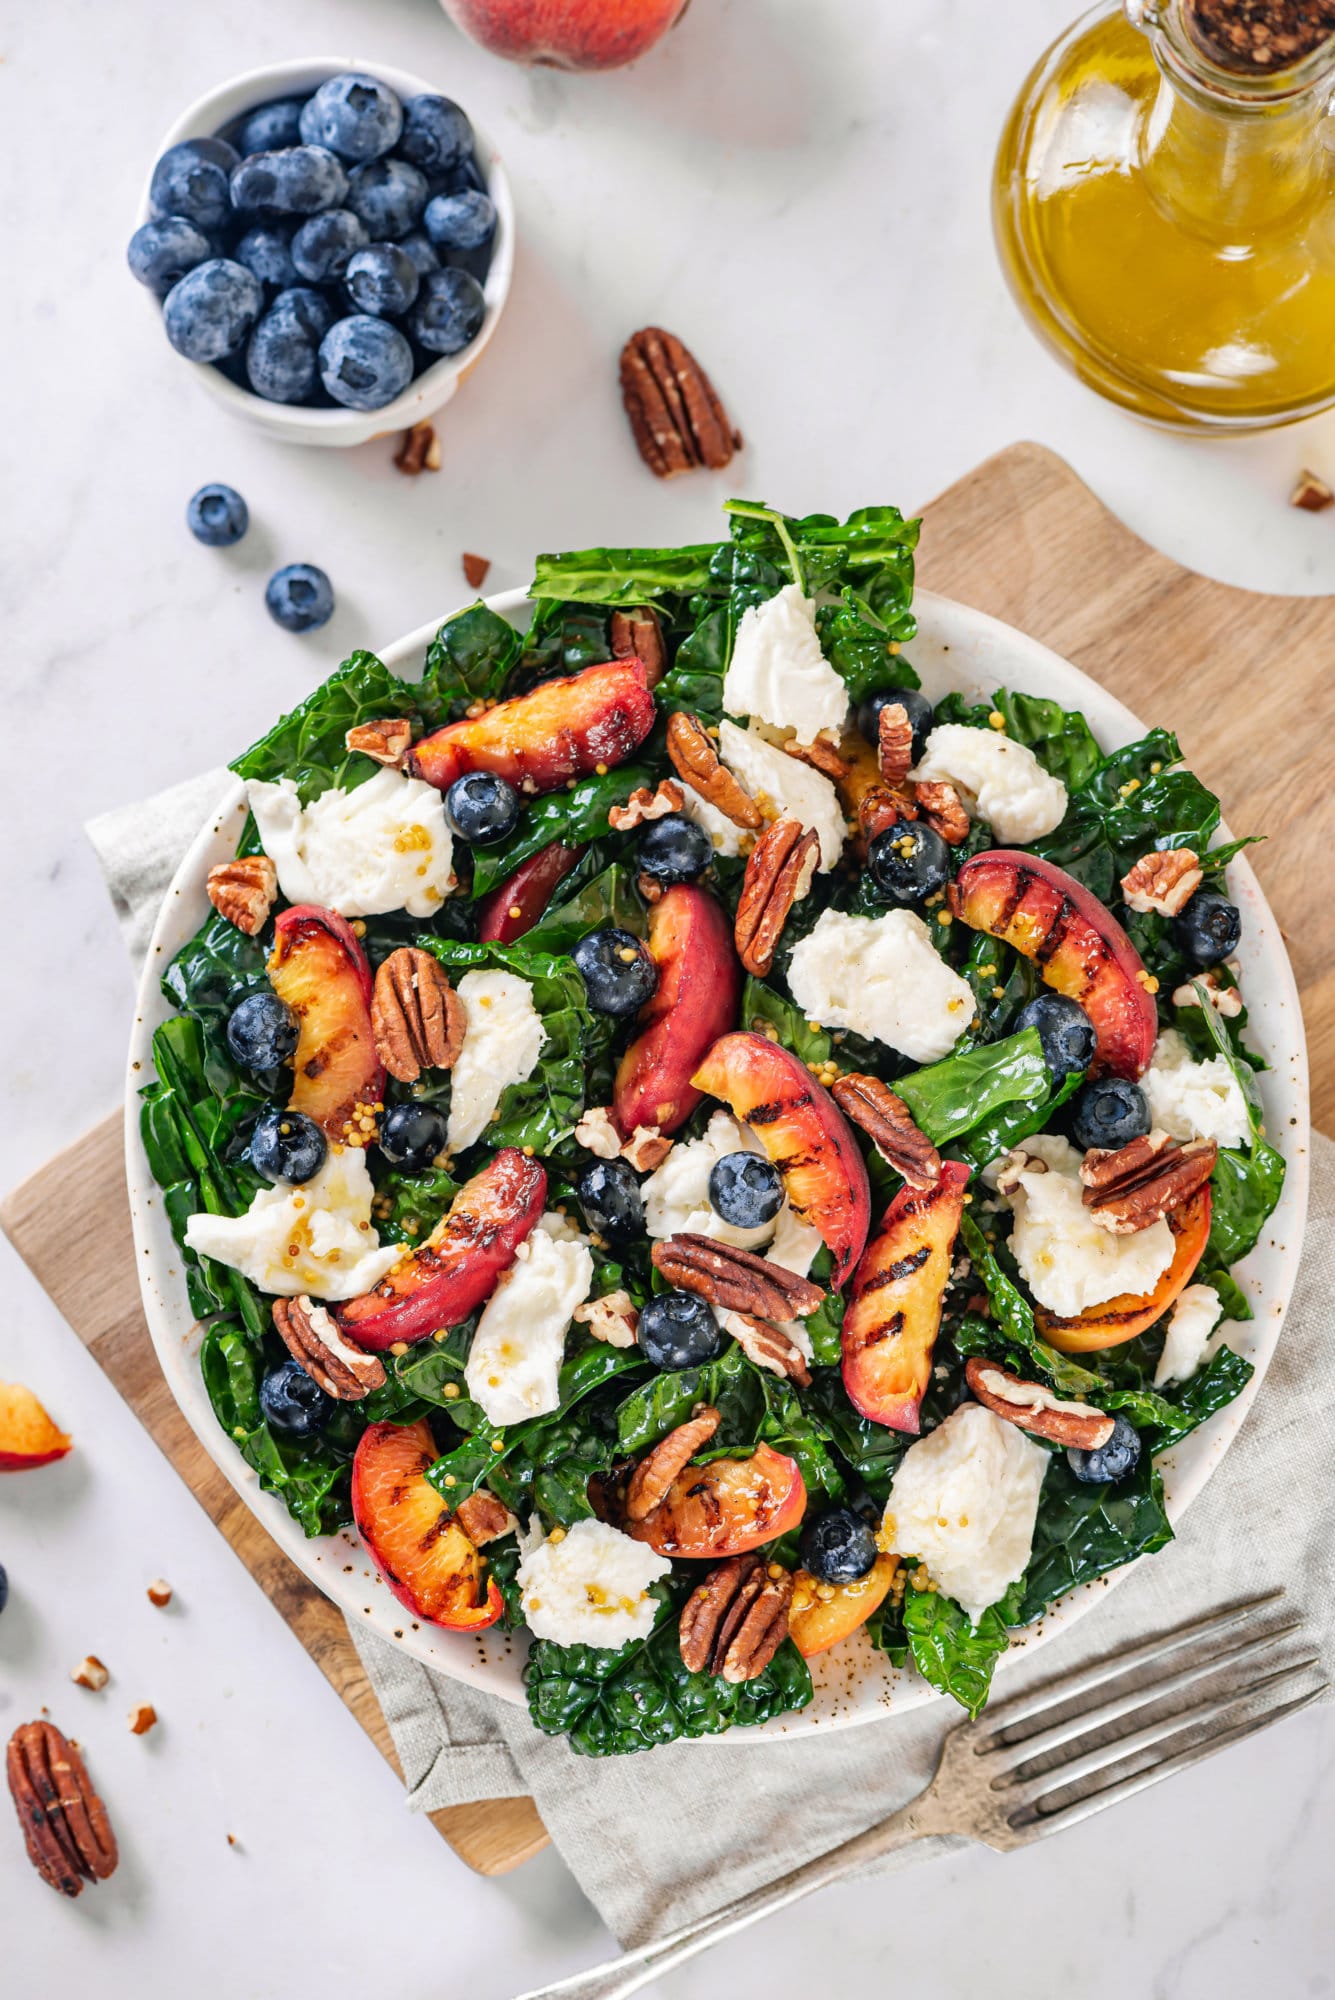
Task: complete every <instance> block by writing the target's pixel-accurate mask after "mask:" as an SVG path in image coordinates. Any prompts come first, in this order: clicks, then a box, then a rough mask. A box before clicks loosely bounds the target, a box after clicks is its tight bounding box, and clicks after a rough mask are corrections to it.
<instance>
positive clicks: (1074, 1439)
mask: <svg viewBox="0 0 1335 2000" xmlns="http://www.w3.org/2000/svg"><path fill="white" fill-rule="evenodd" d="M964 1375H965V1379H966V1381H967V1382H968V1384H969V1387H970V1388H971V1389H972V1390H973V1393H974V1395H975V1396H976V1397H977V1398H978V1400H979V1402H980V1403H981V1404H982V1405H983V1407H984V1408H985V1409H988V1410H991V1412H992V1414H993V1415H994V1416H997V1417H1004V1418H1005V1419H1006V1421H1007V1423H1010V1424H1018V1425H1019V1426H1020V1429H1021V1430H1025V1431H1032V1432H1033V1434H1034V1436H1035V1437H1041V1438H1047V1439H1048V1441H1049V1443H1051V1444H1064V1445H1073V1446H1074V1447H1075V1449H1076V1450H1077V1451H1097V1450H1098V1449H1099V1446H1100V1445H1104V1444H1107V1442H1108V1439H1109V1438H1110V1437H1111V1436H1112V1434H1113V1419H1112V1418H1111V1417H1110V1416H1108V1415H1107V1414H1106V1413H1105V1412H1104V1411H1103V1410H1095V1409H1093V1408H1091V1406H1090V1405H1089V1404H1088V1403H1071V1402H1066V1401H1064V1400H1063V1399H1062V1398H1061V1397H1060V1396H1054V1395H1053V1393H1052V1391H1051V1389H1046V1388H1044V1386H1043V1384H1042V1383H1041V1382H1026V1381H1024V1380H1023V1379H1022V1378H1021V1377H1020V1376H1019V1375H1012V1374H1011V1373H1010V1371H1009V1370H1008V1369H1005V1368H1001V1367H999V1366H998V1365H997V1363H996V1362H995V1361H987V1360H985V1359H984V1358H983V1356H982V1355H980V1354H975V1355H973V1356H972V1357H971V1358H970V1359H969V1360H968V1361H966V1362H965V1364H964Z"/></svg>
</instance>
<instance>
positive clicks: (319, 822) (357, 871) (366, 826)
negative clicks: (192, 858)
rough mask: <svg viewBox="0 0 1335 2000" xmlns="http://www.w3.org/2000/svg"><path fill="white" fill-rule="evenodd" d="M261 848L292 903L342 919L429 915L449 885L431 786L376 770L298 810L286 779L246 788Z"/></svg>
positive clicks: (449, 855)
mask: <svg viewBox="0 0 1335 2000" xmlns="http://www.w3.org/2000/svg"><path fill="white" fill-rule="evenodd" d="M246 796H247V798H248V799H249V800H250V809H251V811H252V812H253V813H254V815H255V824H256V826H257V827H258V828H259V833H260V839H261V841H262V842H263V843H264V851H265V853H266V854H267V855H268V857H269V859H270V860H271V861H272V862H273V864H274V867H275V868H276V869H277V870H278V883H279V887H280V888H281V889H282V891H283V894H284V895H285V896H286V897H287V899H288V901H289V903H319V904H321V905H322V906H323V907H324V908H325V909H327V910H337V911H338V913H339V915H340V916H344V917H374V916H380V915H382V914H383V913H384V912H385V911H387V910H406V911H407V912H408V914H409V916H411V917H430V916H434V915H435V913H436V911H437V910H438V909H439V908H440V905H441V903H442V902H443V901H444V899H445V897H446V896H448V895H449V893H450V891H451V889H452V888H453V886H454V879H453V878H454V867H453V862H454V842H453V840H452V838H451V835H450V829H449V826H448V824H447V822H446V819H445V801H444V799H443V798H442V797H441V795H440V793H439V792H438V791H437V790H436V788H435V786H434V785H428V784H424V783H423V781H422V780H421V779H420V778H405V777H403V776H402V775H401V773H400V772H398V771H390V770H383V771H377V772H376V774H375V776H374V777H373V778H368V780H367V781H366V783H365V784H364V785H357V786H355V787H354V788H353V790H352V791H350V792H345V791H343V790H342V789H341V788H340V787H339V786H337V785H335V786H332V787H331V788H330V790H329V791H327V792H321V794H320V796H319V798H318V799H312V800H311V803H310V804H309V805H308V806H303V805H302V803H301V801H300V799H299V798H298V796H297V788H296V786H295V784H294V783H293V782H292V780H291V778H280V779H279V780H278V782H277V783H276V784H272V785H269V784H265V783H264V782H263V780H262V779H259V778H252V779H251V780H250V782H249V784H248V785H247V786H246Z"/></svg>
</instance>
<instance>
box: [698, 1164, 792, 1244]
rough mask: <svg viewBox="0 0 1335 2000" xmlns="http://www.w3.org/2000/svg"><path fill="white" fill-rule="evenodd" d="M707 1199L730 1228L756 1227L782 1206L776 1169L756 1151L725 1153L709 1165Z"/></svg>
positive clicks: (772, 1216) (772, 1215) (768, 1219)
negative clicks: (729, 1224)
mask: <svg viewBox="0 0 1335 2000" xmlns="http://www.w3.org/2000/svg"><path fill="white" fill-rule="evenodd" d="M709 1201H710V1206H711V1207H712V1208H713V1210H714V1213H715V1214H716V1215H721V1216H722V1218H723V1220H724V1221H725V1222H730V1223H731V1224H732V1226H733V1228H734V1229H760V1228H761V1227H762V1226H763V1225H764V1224H765V1223H767V1222H772V1221H773V1220H774V1218H775V1216H776V1215H777V1214H778V1212H779V1210H780V1209H781V1208H782V1207H783V1182H782V1181H781V1180H780V1178H779V1169H778V1168H777V1167H776V1166H775V1165H774V1164H773V1162H772V1161H770V1160H766V1159H762V1157H761V1155H760V1154H759V1153H725V1154H724V1155H723V1158H722V1159H721V1160H715V1162H714V1164H713V1166H712V1167H711V1168H710V1172H709Z"/></svg>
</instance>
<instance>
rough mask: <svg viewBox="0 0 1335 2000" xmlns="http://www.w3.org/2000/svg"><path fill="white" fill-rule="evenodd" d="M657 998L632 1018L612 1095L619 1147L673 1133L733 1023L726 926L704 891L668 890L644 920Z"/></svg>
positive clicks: (737, 981) (734, 977)
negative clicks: (698, 1071) (638, 1133)
mask: <svg viewBox="0 0 1335 2000" xmlns="http://www.w3.org/2000/svg"><path fill="white" fill-rule="evenodd" d="M646 943H647V944H648V947H649V952H650V956H651V957H652V958H653V960H654V963H655V964H656V965H657V967H658V990H657V992H656V993H655V994H654V996H653V998H652V999H651V1000H648V1001H646V1003H645V1005H644V1006H643V1007H642V1008H641V1009H640V1012H639V1014H638V1015H637V1017H636V1028H637V1031H638V1032H637V1033H636V1036H635V1039H634V1041H633V1042H632V1043H631V1045H630V1047H629V1048H628V1049H627V1050H626V1053H625V1054H624V1055H623V1056H622V1058H621V1062H620V1064H619V1065H618V1068H617V1073H616V1081H615V1084H614V1085H613V1090H612V1120H613V1123H614V1124H615V1125H616V1127H617V1130H618V1131H619V1132H620V1133H621V1136H622V1138H623V1139H629V1138H630V1137H631V1135H632V1134H633V1132H634V1131H635V1128H636V1126H637V1125H657V1127H658V1128H659V1130H660V1131H661V1132H675V1131H676V1130H677V1127H678V1126H679V1125H684V1124H685V1122H686V1120H687V1119H688V1118H689V1117H690V1115H691V1113H692V1112H693V1111H694V1109H695V1107H696V1105H697V1104H698V1103H699V1102H700V1091H699V1090H697V1089H696V1087H695V1085H694V1083H693V1082H692V1072H693V1071H694V1070H695V1068H696V1065H697V1064H698V1063H699V1062H700V1060H701V1058H702V1057H703V1056H704V1055H705V1053H706V1052H707V1050H708V1049H709V1048H710V1047H712V1045H713V1044H714V1042H715V1041H717V1039H718V1037H719V1036H720V1035H722V1034H724V1033H725V1032H726V1030H727V1029H729V1028H730V1027H731V1026H732V1024H733V1022H734V1021H735V1020H736V1019H737V1008H738V1006H739V1004H740V1002H741V996H742V969H741V966H740V965H739V964H738V962H737V953H736V950H735V948H734V945H733V937H732V920H731V918H729V917H728V915H727V914H726V912H725V911H724V910H723V908H722V906H721V904H719V903H717V902H716V901H715V900H714V898H713V897H712V896H711V895H710V893H709V891H708V890H707V889H696V888H691V887H689V886H687V885H685V884H683V885H682V886H680V887H678V888H675V889H669V890H668V892H667V894H666V895H665V896H664V897H663V898H662V899H661V900H660V901H659V902H657V903H655V904H654V905H653V907H652V909H651V910H650V912H649V932H648V937H647V939H646Z"/></svg>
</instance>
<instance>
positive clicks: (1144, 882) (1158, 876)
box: [1122, 847, 1203, 917]
mask: <svg viewBox="0 0 1335 2000" xmlns="http://www.w3.org/2000/svg"><path fill="white" fill-rule="evenodd" d="M1202 879H1203V877H1202V874H1201V864H1200V861H1199V859H1198V858H1197V856H1196V855H1195V854H1193V853H1192V851H1191V849H1190V848H1189V847H1167V848H1164V849H1163V850H1162V851H1157V850H1156V851H1155V852H1154V853H1152V854H1142V855H1141V857H1140V859H1139V861H1137V862H1135V863H1134V864H1133V865H1132V866H1131V867H1130V868H1128V869H1127V871H1126V874H1125V875H1124V876H1123V877H1122V898H1123V901H1124V902H1125V903H1126V906H1127V908H1128V909H1129V910H1137V911H1139V912H1140V914H1141V915H1142V916H1144V915H1147V914H1148V913H1149V912H1150V911H1151V910H1153V911H1155V912H1156V913H1157V914H1158V915H1159V916H1161V917H1175V916H1177V915H1178V913H1179V912H1180V911H1181V910H1182V909H1183V908H1184V907H1185V906H1186V904H1187V903H1189V902H1190V901H1191V898H1192V897H1193V896H1194V895H1195V893H1196V891H1197V890H1198V889H1199V888H1200V886H1201V882H1202Z"/></svg>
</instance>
